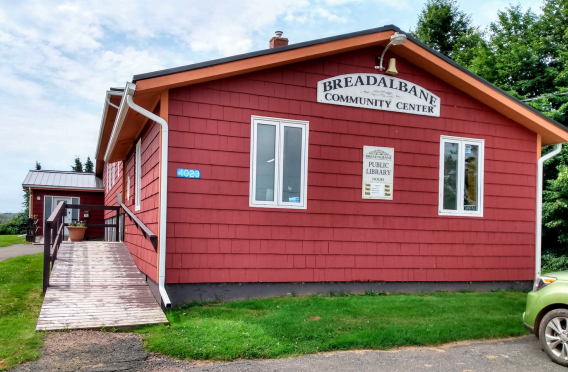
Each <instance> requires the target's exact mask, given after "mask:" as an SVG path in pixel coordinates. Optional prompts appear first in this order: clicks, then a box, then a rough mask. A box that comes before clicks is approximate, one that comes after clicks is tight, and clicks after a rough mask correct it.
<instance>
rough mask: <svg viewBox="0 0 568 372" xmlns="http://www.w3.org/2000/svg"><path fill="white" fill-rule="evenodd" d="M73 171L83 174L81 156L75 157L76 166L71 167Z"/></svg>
mask: <svg viewBox="0 0 568 372" xmlns="http://www.w3.org/2000/svg"><path fill="white" fill-rule="evenodd" d="M71 170H72V171H73V172H83V163H81V159H80V158H79V156H75V164H74V165H72V166H71Z"/></svg>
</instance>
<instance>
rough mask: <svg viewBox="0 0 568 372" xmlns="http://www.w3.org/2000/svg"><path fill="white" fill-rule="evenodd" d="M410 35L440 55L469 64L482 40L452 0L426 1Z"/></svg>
mask: <svg viewBox="0 0 568 372" xmlns="http://www.w3.org/2000/svg"><path fill="white" fill-rule="evenodd" d="M412 33H413V35H414V36H415V37H416V38H417V39H418V40H420V41H422V42H423V43H424V44H426V45H428V46H430V47H431V48H433V49H434V50H436V51H438V52H440V53H442V54H443V55H445V56H447V57H449V58H451V59H453V60H454V61H456V62H458V63H461V64H462V65H464V66H468V65H469V64H470V63H471V61H472V60H473V59H474V58H475V56H476V54H477V53H478V50H480V49H483V48H484V47H485V42H484V40H483V38H482V34H481V33H480V31H479V28H478V27H474V26H473V25H472V21H471V17H470V16H469V15H468V14H466V13H465V12H463V11H461V10H460V9H459V7H458V5H457V2H456V1H455V0H428V2H427V3H426V4H425V6H424V8H423V9H422V11H421V13H420V15H419V16H418V23H417V25H416V29H415V30H414V31H413V32H412Z"/></svg>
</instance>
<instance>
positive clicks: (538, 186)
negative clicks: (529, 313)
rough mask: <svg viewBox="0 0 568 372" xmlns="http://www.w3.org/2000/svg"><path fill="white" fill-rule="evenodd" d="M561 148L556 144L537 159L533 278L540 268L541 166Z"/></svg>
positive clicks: (537, 274)
mask: <svg viewBox="0 0 568 372" xmlns="http://www.w3.org/2000/svg"><path fill="white" fill-rule="evenodd" d="M561 150H562V144H561V143H559V144H557V145H556V148H555V149H554V150H552V151H551V152H549V153H548V154H546V155H544V156H542V157H541V158H540V159H538V170H537V181H536V242H535V243H536V244H535V257H534V259H535V264H534V271H535V273H534V275H535V280H536V279H537V278H538V277H539V276H540V271H541V269H542V265H541V260H542V182H543V178H544V177H543V168H544V162H545V161H547V160H548V159H550V158H553V157H555V156H556V155H558V154H559V153H560V151H561Z"/></svg>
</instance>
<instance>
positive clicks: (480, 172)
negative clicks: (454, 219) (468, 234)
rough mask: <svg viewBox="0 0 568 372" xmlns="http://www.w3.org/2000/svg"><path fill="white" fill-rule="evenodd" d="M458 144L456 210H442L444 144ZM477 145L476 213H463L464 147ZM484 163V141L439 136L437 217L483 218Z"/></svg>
mask: <svg viewBox="0 0 568 372" xmlns="http://www.w3.org/2000/svg"><path fill="white" fill-rule="evenodd" d="M447 142H459V143H460V145H459V154H458V175H457V177H458V182H459V184H458V190H459V191H460V194H459V195H458V196H457V198H458V200H457V201H458V205H457V210H451V209H443V205H444V204H443V203H444V143H447ZM466 144H471V145H478V146H479V164H478V177H479V178H478V182H479V188H478V195H477V200H478V208H477V209H478V210H477V211H464V210H463V182H464V180H463V179H464V176H465V175H464V171H465V169H464V168H465V167H464V166H463V161H464V153H465V145H466ZM484 163H485V140H484V139H476V138H464V137H453V136H440V169H439V193H438V194H439V195H438V215H440V216H461V217H464V216H465V217H483V195H484V192H483V185H484V168H485V166H484Z"/></svg>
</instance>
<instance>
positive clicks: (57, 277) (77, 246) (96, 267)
mask: <svg viewBox="0 0 568 372" xmlns="http://www.w3.org/2000/svg"><path fill="white" fill-rule="evenodd" d="M167 322H168V320H167V319H166V316H165V315H164V313H163V311H162V309H161V308H160V306H159V304H158V303H157V302H156V299H155V298H154V296H153V295H152V292H151V291H150V287H149V286H148V283H147V282H146V280H145V278H144V275H143V274H142V273H141V272H140V271H139V270H138V268H137V267H136V265H135V264H134V260H133V259H132V257H131V256H130V252H129V251H128V248H126V245H125V244H124V243H120V242H77V243H73V242H62V243H61V246H60V248H59V252H58V254H57V260H56V261H55V264H54V266H53V270H52V272H51V278H50V286H49V287H48V288H47V292H46V293H45V298H44V301H43V306H42V308H41V313H40V315H39V319H38V322H37V327H36V330H37V331H50V330H61V329H100V328H103V327H104V328H107V329H109V328H118V327H131V326H137V325H144V324H160V323H167Z"/></svg>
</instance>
